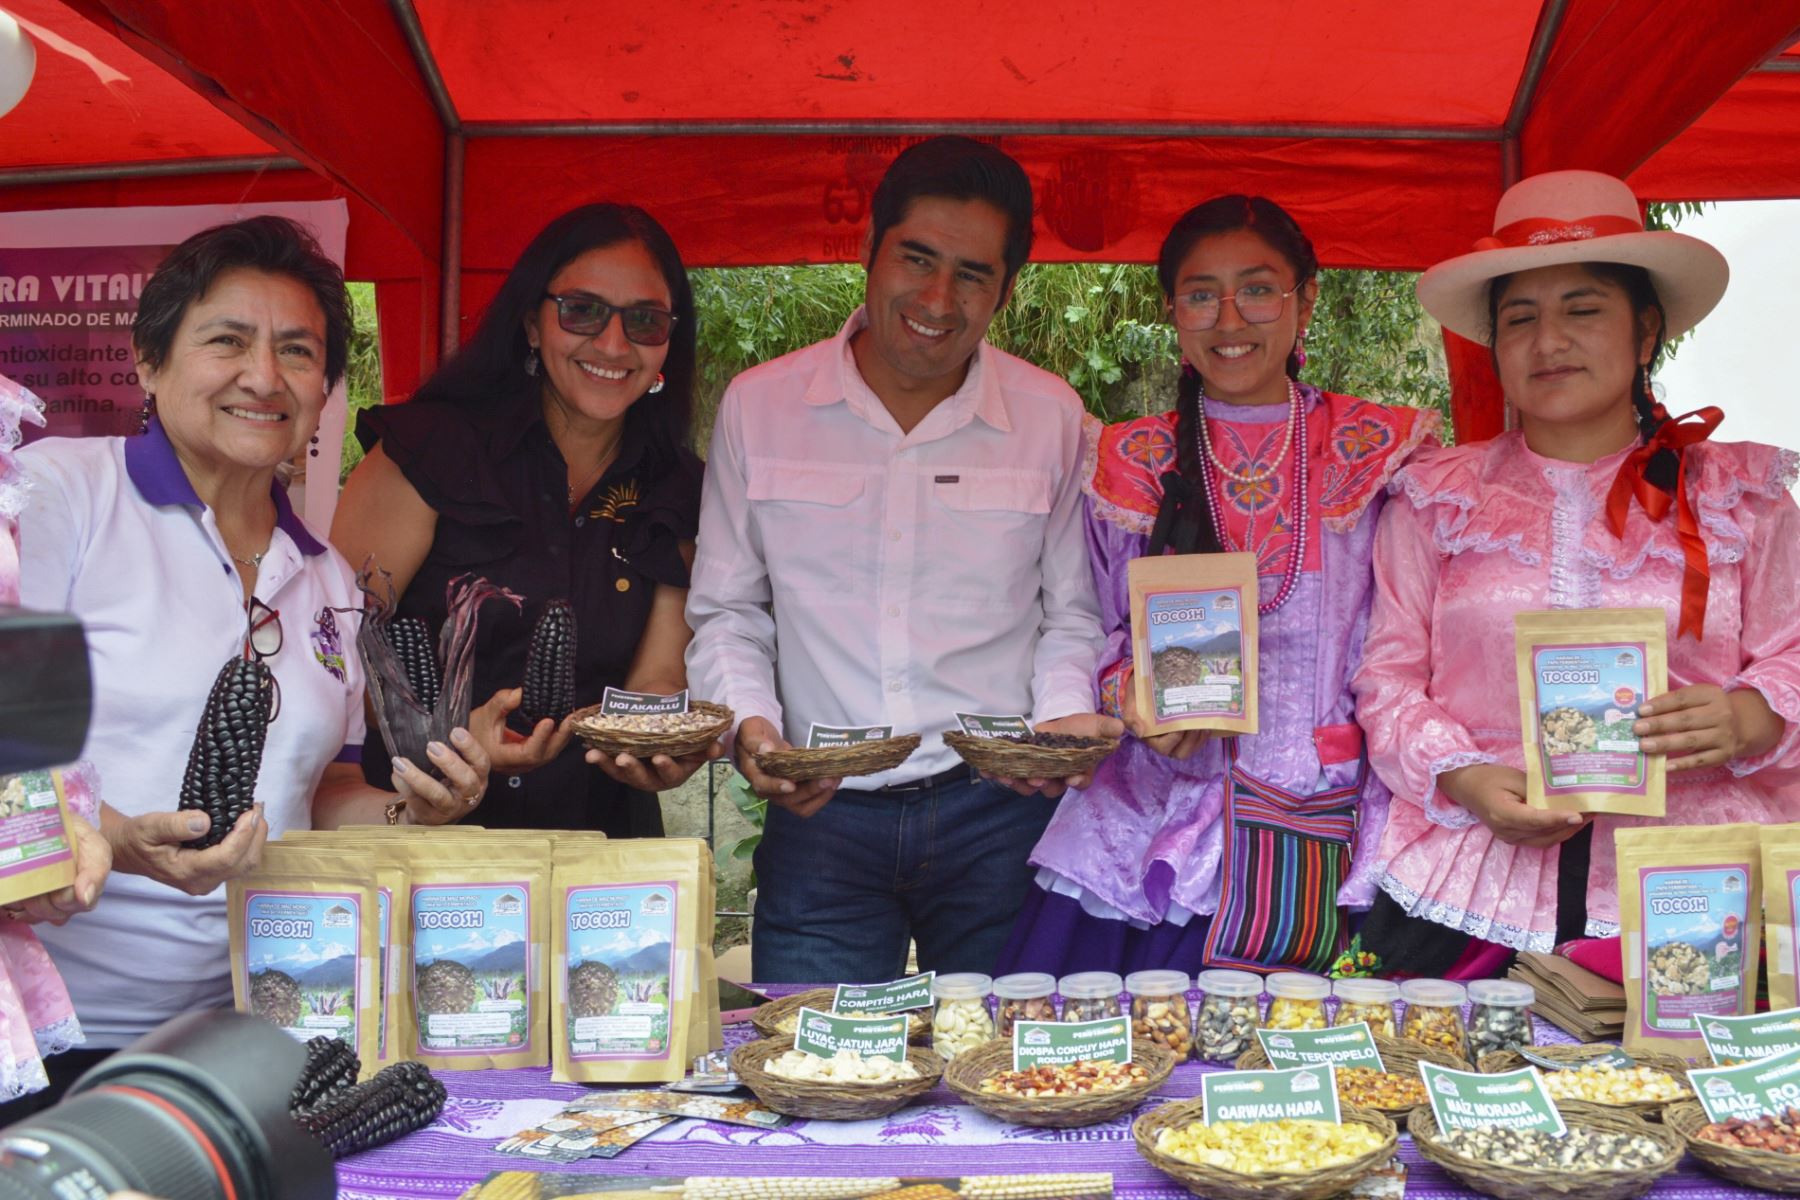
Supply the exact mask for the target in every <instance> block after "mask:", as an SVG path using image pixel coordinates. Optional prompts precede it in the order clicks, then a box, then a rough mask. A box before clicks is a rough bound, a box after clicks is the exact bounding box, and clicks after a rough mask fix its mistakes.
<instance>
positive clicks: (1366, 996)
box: [1331, 979, 1400, 1004]
mask: <svg viewBox="0 0 1800 1200" xmlns="http://www.w3.org/2000/svg"><path fill="white" fill-rule="evenodd" d="M1331 994H1332V995H1334V996H1336V997H1337V998H1338V999H1339V1000H1347V1001H1349V1002H1350V1003H1351V1004H1392V1003H1393V1002H1394V1001H1396V1000H1398V999H1399V998H1400V985H1399V984H1397V983H1395V982H1394V981H1393V980H1391V979H1340V980H1338V981H1337V982H1336V983H1334V984H1332V985H1331Z"/></svg>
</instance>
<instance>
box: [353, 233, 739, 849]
mask: <svg viewBox="0 0 1800 1200" xmlns="http://www.w3.org/2000/svg"><path fill="white" fill-rule="evenodd" d="M694 343H695V326H694V300H693V292H692V290H691V289H690V288H689V286H688V279H687V272H686V270H685V269H684V268H683V267H682V264H681V257H680V255H679V254H678V253H677V251H676V249H675V245H674V243H673V242H672V241H670V240H669V235H668V234H667V233H666V232H664V231H663V228H662V226H660V225H658V224H657V223H656V221H655V220H653V219H652V218H651V217H650V216H649V214H647V213H645V212H644V211H643V210H642V209H638V208H634V207H630V206H628V205H620V204H593V205H587V206H585V207H582V208H578V209H575V210H574V211H572V212H568V213H565V214H563V215H562V216H560V217H558V218H556V219H555V220H554V221H552V222H551V223H550V224H549V225H548V226H546V227H545V228H544V230H543V232H541V233H539V234H538V235H537V237H535V238H534V239H532V242H531V244H530V245H529V246H527V247H526V248H525V252H524V253H523V254H522V255H520V257H519V260H518V262H517V263H515V264H514V265H513V268H512V271H511V272H510V273H509V274H508V275H507V277H506V281H505V282H504V283H503V284H501V286H500V290H499V292H498V293H497V294H496V295H495V297H494V300H493V302H492V303H491V304H490V305H489V306H488V309H487V312H486V314H485V315H484V316H483V317H482V320H481V324H480V326H479V327H478V328H477V329H476V331H475V334H474V336H473V337H472V338H470V340H469V342H468V344H467V345H465V346H464V347H463V349H462V350H461V352H460V353H458V354H457V355H456V356H455V357H454V358H452V359H451V360H450V361H449V362H447V363H445V364H444V365H443V366H442V367H441V368H439V370H438V372H437V374H435V375H434V376H432V378H431V379H429V380H427V381H426V383H425V385H424V386H423V387H422V388H420V389H419V391H418V393H417V395H416V396H415V397H414V398H413V399H412V401H410V402H409V403H407V404H402V405H394V406H390V407H387V408H382V409H371V410H369V411H367V412H365V413H364V414H363V415H362V420H361V423H360V424H359V425H358V427H357V434H358V436H359V437H360V438H361V439H362V441H363V444H364V445H365V446H366V447H368V448H369V453H368V457H366V458H365V459H364V460H363V461H362V463H361V464H359V465H358V466H357V468H356V470H355V471H353V472H352V473H351V475H350V480H349V482H348V484H347V485H346V486H345V489H344V495H343V498H342V500H341V502H340V503H339V505H338V512H337V518H336V521H335V523H334V524H333V527H332V540H333V541H334V542H335V543H336V544H337V546H338V548H339V549H340V550H342V551H343V552H344V555H345V557H347V558H349V559H350V561H351V562H355V563H361V562H362V561H363V560H364V559H365V557H367V556H370V555H373V557H374V560H375V562H376V563H377V564H378V565H379V566H380V567H381V568H382V569H383V570H385V571H388V572H390V573H391V574H392V575H393V577H394V583H395V585H396V587H397V588H398V589H399V590H400V592H401V597H400V605H399V614H400V615H401V616H402V617H420V618H423V619H424V621H425V622H426V624H427V625H428V626H429V627H430V628H431V629H433V630H435V629H437V628H438V627H439V625H440V624H441V623H442V622H443V620H444V615H445V601H444V587H445V585H446V584H447V583H448V582H449V581H450V580H451V579H453V578H455V577H456V576H458V575H461V574H464V573H465V572H474V573H476V574H478V575H483V576H486V577H487V578H488V579H490V580H492V581H493V582H495V583H498V584H502V585H504V586H506V587H508V588H511V589H512V590H513V591H514V592H517V593H518V594H519V595H521V596H523V597H525V604H524V610H523V612H517V611H514V610H513V608H512V607H511V606H510V605H503V604H489V605H487V606H486V607H485V608H484V609H483V610H482V613H481V620H480V624H479V627H478V631H477V640H476V645H475V679H474V692H473V694H474V695H475V696H477V697H484V696H490V695H491V696H494V697H495V701H494V703H495V704H496V705H497V706H499V707H502V708H506V709H516V708H517V706H518V704H519V701H520V695H519V691H518V688H519V685H520V683H521V681H522V680H523V679H524V677H525V660H526V654H527V649H528V647H529V644H530V641H531V635H532V630H533V628H534V626H535V625H536V623H537V620H538V618H539V616H540V614H542V612H543V610H544V607H545V606H546V605H547V604H548V603H550V602H551V601H554V600H567V601H568V602H569V603H570V604H571V606H572V607H573V609H574V612H575V620H576V628H577V639H576V645H577V660H576V675H575V684H576V695H575V700H576V704H577V705H578V706H579V705H586V704H592V703H595V702H597V701H598V700H599V699H600V696H601V692H602V691H603V689H604V688H606V687H607V686H608V685H611V686H614V687H623V688H628V689H631V690H634V691H646V692H659V693H670V692H676V691H680V690H681V689H682V688H683V687H685V686H686V682H685V681H686V670H685V668H684V666H683V664H682V654H683V652H684V651H685V649H686V648H687V643H688V637H689V633H688V628H687V624H686V622H685V620H684V618H683V616H682V606H683V604H684V603H685V600H686V596H687V586H688V567H689V564H690V563H691V561H692V559H693V552H694V533H695V527H696V523H697V520H698V516H699V506H700V470H701V468H700V462H699V459H697V458H696V457H695V456H694V454H693V453H692V451H690V450H689V449H688V432H689V428H688V426H689V419H690V414H691V410H692V403H693V400H692V397H693V383H694ZM539 715H540V714H519V713H515V714H514V717H513V724H514V726H515V728H516V732H513V733H511V734H510V735H509V736H507V737H506V738H504V739H503V740H501V741H499V742H497V743H495V744H490V746H489V747H488V748H489V750H490V751H491V752H492V755H493V761H494V768H495V773H496V775H497V778H496V780H495V785H494V788H493V791H492V793H491V794H490V795H489V796H488V798H487V801H486V802H485V804H484V805H483V807H482V810H481V822H482V824H484V825H487V826H489V827H493V828H533V829H599V830H603V831H605V832H606V833H608V834H611V835H613V836H618V837H627V836H632V837H644V836H656V835H659V834H661V832H662V813H661V809H660V808H659V807H658V804H657V800H656V797H655V795H654V793H655V792H657V791H660V790H663V789H666V788H670V787H674V786H675V785H676V784H678V783H680V782H681V781H682V780H684V779H686V778H687V777H688V776H689V775H691V774H692V773H693V772H694V770H695V769H696V768H697V767H698V766H699V765H700V763H701V762H703V761H705V757H706V756H704V755H696V756H694V757H692V758H686V759H681V760H673V759H670V758H667V757H666V756H661V755H659V756H657V757H656V758H654V759H650V760H646V761H639V760H637V759H634V758H632V757H630V756H628V755H621V756H619V757H618V758H616V759H607V758H603V756H601V755H599V754H589V755H587V756H586V759H587V761H588V762H589V763H592V764H594V765H595V766H597V767H598V768H599V769H598V770H588V769H587V768H586V767H585V766H584V765H583V758H584V755H583V754H582V752H581V751H580V750H579V749H578V748H576V747H572V746H570V745H569V742H570V729H569V725H568V722H567V721H564V722H562V723H561V724H560V725H558V724H557V723H556V722H554V721H552V720H548V719H539V720H536V721H535V724H533V723H532V721H531V720H530V719H529V718H531V717H537V716H539ZM524 735H529V736H524ZM719 752H720V753H722V750H721V751H719Z"/></svg>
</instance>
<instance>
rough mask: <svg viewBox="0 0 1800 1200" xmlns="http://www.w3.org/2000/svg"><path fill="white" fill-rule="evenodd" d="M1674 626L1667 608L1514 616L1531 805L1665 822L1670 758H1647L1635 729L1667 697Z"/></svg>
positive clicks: (1516, 665)
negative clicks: (1654, 701)
mask: <svg viewBox="0 0 1800 1200" xmlns="http://www.w3.org/2000/svg"><path fill="white" fill-rule="evenodd" d="M1667 626H1668V618H1667V616H1666V615H1665V614H1664V612H1663V610H1662V609H1660V608H1584V609H1558V610H1556V611H1554V612H1522V613H1515V614H1514V615H1513V653H1514V665H1515V667H1516V669H1517V672H1518V681H1519V728H1520V730H1521V734H1522V737H1523V739H1524V744H1525V802H1526V803H1527V804H1529V805H1531V807H1533V808H1540V809H1547V810H1550V811H1553V812H1594V813H1602V812H1603V813H1625V814H1630V815H1632V816H1639V817H1660V816H1662V815H1663V813H1664V787H1665V772H1666V770H1667V767H1668V758H1667V756H1666V755H1662V754H1643V753H1640V752H1639V751H1638V750H1637V744H1638V739H1637V735H1636V734H1634V733H1633V732H1632V731H1631V727H1632V724H1633V723H1634V722H1635V721H1636V720H1637V710H1638V708H1639V707H1640V706H1641V705H1643V704H1644V703H1645V701H1647V700H1649V699H1650V698H1651V697H1653V696H1660V695H1662V694H1663V693H1664V692H1666V691H1668V690H1669V668H1668V630H1667Z"/></svg>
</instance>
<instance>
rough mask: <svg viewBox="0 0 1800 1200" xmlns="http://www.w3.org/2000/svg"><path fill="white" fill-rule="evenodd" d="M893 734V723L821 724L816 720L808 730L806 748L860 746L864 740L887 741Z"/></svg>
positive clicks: (824, 748) (821, 748)
mask: <svg viewBox="0 0 1800 1200" xmlns="http://www.w3.org/2000/svg"><path fill="white" fill-rule="evenodd" d="M893 736H894V727H893V726H892V725H820V724H817V723H816V722H815V723H814V724H813V726H812V727H811V728H810V729H808V730H807V731H806V748H807V749H808V750H836V749H838V748H839V747H840V746H860V745H862V744H863V743H864V742H885V741H887V740H888V739H889V738H891V737H893Z"/></svg>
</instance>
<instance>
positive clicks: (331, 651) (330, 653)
mask: <svg viewBox="0 0 1800 1200" xmlns="http://www.w3.org/2000/svg"><path fill="white" fill-rule="evenodd" d="M312 652H313V657H314V658H315V659H317V660H318V663H319V665H320V666H321V667H324V668H325V669H326V670H327V671H329V672H330V673H331V677H332V678H333V679H335V680H337V681H338V682H339V683H347V682H349V676H348V675H347V674H346V673H345V670H344V639H343V637H342V635H340V634H339V633H338V623H337V617H336V616H335V615H333V613H332V611H331V610H330V609H329V608H321V609H320V610H319V615H318V617H317V618H316V619H315V620H314V621H313V631H312Z"/></svg>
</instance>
